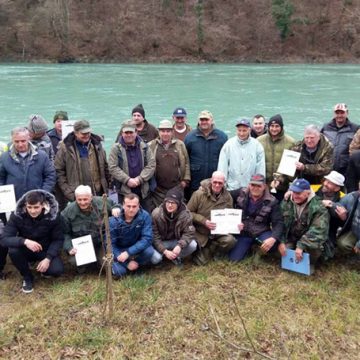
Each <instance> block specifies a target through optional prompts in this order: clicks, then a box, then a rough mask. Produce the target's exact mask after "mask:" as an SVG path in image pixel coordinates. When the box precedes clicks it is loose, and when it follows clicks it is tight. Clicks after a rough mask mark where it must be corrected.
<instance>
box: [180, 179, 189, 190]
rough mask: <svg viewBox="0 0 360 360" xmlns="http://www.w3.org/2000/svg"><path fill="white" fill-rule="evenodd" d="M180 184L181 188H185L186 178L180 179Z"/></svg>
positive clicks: (186, 184)
mask: <svg viewBox="0 0 360 360" xmlns="http://www.w3.org/2000/svg"><path fill="white" fill-rule="evenodd" d="M180 185H181V187H182V188H183V189H185V188H186V187H187V186H188V182H187V181H186V180H182V181H180Z"/></svg>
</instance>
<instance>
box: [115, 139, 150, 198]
mask: <svg viewBox="0 0 360 360" xmlns="http://www.w3.org/2000/svg"><path fill="white" fill-rule="evenodd" d="M140 148H141V156H142V160H143V162H142V163H143V169H142V171H141V173H140V175H139V179H140V184H141V196H142V198H143V199H145V198H146V197H147V196H148V194H149V192H150V185H149V180H150V179H151V178H152V176H153V175H154V172H155V166H156V163H155V158H154V155H153V153H152V151H151V149H149V146H148V144H146V143H145V142H144V141H142V140H141V141H140ZM145 148H147V149H146V150H145ZM145 154H146V155H145ZM144 156H146V159H144ZM120 158H121V163H122V164H119V159H120ZM144 164H145V166H144ZM119 165H121V166H119ZM109 170H110V174H111V176H112V177H113V178H114V179H115V180H117V182H118V183H120V187H117V191H118V192H119V193H120V194H122V195H126V194H130V193H131V189H130V188H129V187H128V186H127V185H126V184H127V182H128V181H129V179H130V176H129V175H128V174H129V167H128V162H127V156H126V149H125V148H124V146H123V145H121V144H120V143H119V142H118V143H115V144H114V145H113V146H112V147H111V150H110V154H109Z"/></svg>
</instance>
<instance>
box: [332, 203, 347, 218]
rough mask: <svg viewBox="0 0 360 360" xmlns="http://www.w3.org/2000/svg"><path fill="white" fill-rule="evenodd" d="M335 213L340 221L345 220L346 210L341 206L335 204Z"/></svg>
mask: <svg viewBox="0 0 360 360" xmlns="http://www.w3.org/2000/svg"><path fill="white" fill-rule="evenodd" d="M335 213H336V215H337V216H338V217H339V218H340V219H341V220H342V221H345V220H346V216H347V210H346V209H345V208H344V207H343V206H340V205H338V206H336V208H335Z"/></svg>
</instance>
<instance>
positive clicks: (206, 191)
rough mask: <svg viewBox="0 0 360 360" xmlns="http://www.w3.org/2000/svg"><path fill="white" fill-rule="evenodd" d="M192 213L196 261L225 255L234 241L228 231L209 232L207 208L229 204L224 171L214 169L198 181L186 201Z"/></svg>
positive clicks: (229, 196)
mask: <svg viewBox="0 0 360 360" xmlns="http://www.w3.org/2000/svg"><path fill="white" fill-rule="evenodd" d="M187 207H188V209H189V210H190V211H191V213H192V216H193V223H194V226H195V237H196V241H197V243H198V250H197V251H196V252H195V255H194V257H193V260H194V262H195V263H196V264H197V265H205V264H207V263H208V262H209V261H210V260H211V259H212V258H213V257H214V256H217V255H225V254H226V253H227V252H228V251H229V250H230V249H232V248H233V246H234V245H235V243H236V239H235V238H234V236H233V235H231V234H226V235H212V234H211V230H215V229H216V223H214V222H212V221H211V210H214V209H226V208H232V207H233V199H232V197H231V194H230V193H229V192H228V191H227V190H226V186H225V175H224V174H223V173H222V172H221V171H214V172H213V174H212V177H211V179H206V180H204V181H202V182H201V186H200V188H199V190H197V191H195V192H194V193H193V195H192V196H191V199H190V200H189V202H188V204H187Z"/></svg>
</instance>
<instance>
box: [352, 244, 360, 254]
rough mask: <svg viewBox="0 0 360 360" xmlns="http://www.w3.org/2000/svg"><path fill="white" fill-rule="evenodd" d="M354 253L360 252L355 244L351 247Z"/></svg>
mask: <svg viewBox="0 0 360 360" xmlns="http://www.w3.org/2000/svg"><path fill="white" fill-rule="evenodd" d="M353 250H354V253H355V254H360V248H358V247H357V246H356V245H355V246H354V248H353Z"/></svg>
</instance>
